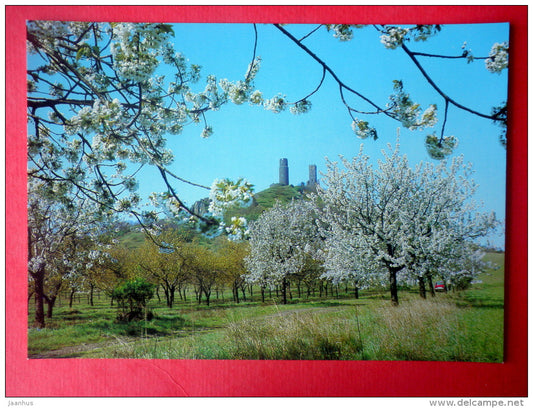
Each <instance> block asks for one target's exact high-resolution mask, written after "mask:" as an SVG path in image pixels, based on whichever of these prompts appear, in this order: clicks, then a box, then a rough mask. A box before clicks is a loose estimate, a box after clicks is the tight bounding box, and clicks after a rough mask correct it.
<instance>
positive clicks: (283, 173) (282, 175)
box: [279, 159, 289, 186]
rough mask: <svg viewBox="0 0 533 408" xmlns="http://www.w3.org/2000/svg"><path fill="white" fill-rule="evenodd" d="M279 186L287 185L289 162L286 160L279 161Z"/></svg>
mask: <svg viewBox="0 0 533 408" xmlns="http://www.w3.org/2000/svg"><path fill="white" fill-rule="evenodd" d="M279 184H281V185H282V186H288V185H289V162H288V160H287V159H280V160H279Z"/></svg>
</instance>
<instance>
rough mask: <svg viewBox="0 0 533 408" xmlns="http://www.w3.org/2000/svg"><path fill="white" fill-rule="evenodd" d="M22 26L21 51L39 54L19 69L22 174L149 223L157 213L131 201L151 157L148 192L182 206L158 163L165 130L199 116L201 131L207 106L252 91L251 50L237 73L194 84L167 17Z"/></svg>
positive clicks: (165, 160)
mask: <svg viewBox="0 0 533 408" xmlns="http://www.w3.org/2000/svg"><path fill="white" fill-rule="evenodd" d="M27 28H28V29H27V40H28V41H27V43H28V50H29V53H30V54H32V55H35V57H36V58H37V57H38V58H39V60H40V63H41V64H40V65H39V64H35V65H33V66H31V67H29V69H28V117H29V121H30V125H29V136H28V159H29V170H28V174H29V177H30V178H35V179H40V180H43V181H46V182H48V183H50V184H53V185H54V186H55V187H54V188H55V189H56V191H57V192H58V194H59V193H60V192H66V191H67V190H68V191H71V190H69V189H68V188H65V187H64V186H65V185H68V186H69V187H73V188H74V191H73V194H75V195H77V196H84V197H86V198H87V199H89V200H91V201H92V202H93V203H95V204H96V205H97V206H98V210H99V211H101V212H107V213H109V212H119V213H120V212H122V213H129V214H133V215H134V216H135V217H136V218H137V220H138V221H139V222H140V223H142V224H143V225H147V226H149V225H150V224H151V223H152V222H153V221H154V219H155V218H156V217H157V215H156V213H155V212H154V211H142V210H140V208H141V204H143V199H144V197H140V196H139V195H138V194H137V193H136V190H137V187H138V182H137V179H136V175H137V174H138V172H139V171H140V169H141V168H143V167H144V166H153V167H155V168H156V169H157V170H158V172H159V174H160V176H161V178H162V179H163V181H164V183H165V185H166V188H167V191H164V192H162V193H159V194H155V195H154V197H153V198H155V200H154V201H158V200H157V199H159V201H164V202H165V204H166V205H167V206H170V207H172V209H173V210H174V211H175V212H177V211H179V210H181V211H182V212H185V213H191V214H192V211H191V210H190V209H189V208H188V207H187V206H186V205H185V204H184V203H183V202H182V200H181V198H180V197H179V196H178V194H177V193H176V189H175V187H174V185H173V184H172V183H171V181H176V180H179V181H182V182H189V181H188V180H183V179H181V178H180V177H179V176H178V175H175V174H174V173H172V172H171V171H170V170H169V169H168V165H169V164H170V163H171V162H172V160H173V153H172V152H171V151H170V150H169V149H168V148H167V147H166V142H167V137H169V136H172V135H176V134H179V133H181V131H182V129H183V127H184V126H186V125H187V124H189V123H202V122H203V124H204V127H203V131H202V133H201V136H202V137H209V136H210V135H211V134H212V132H213V130H212V128H211V127H210V126H209V124H208V122H207V119H206V113H207V112H208V111H214V110H218V109H219V108H220V107H221V106H222V105H224V104H225V103H227V102H228V101H232V102H234V103H236V104H242V103H243V102H244V101H248V100H249V101H250V102H252V103H254V101H256V102H257V101H259V100H261V101H262V99H261V98H259V99H258V95H257V93H253V80H254V77H255V75H256V74H257V70H258V69H259V62H260V59H259V58H256V57H255V55H254V57H253V59H252V62H251V63H250V65H249V67H248V70H247V72H246V74H245V77H244V79H243V80H241V81H237V82H231V81H228V80H221V81H220V82H219V83H217V80H216V78H215V77H214V76H212V75H209V76H207V79H206V83H205V86H204V87H203V88H200V89H196V90H195V86H196V85H195V84H196V83H197V82H198V81H199V79H200V67H199V66H198V65H195V64H190V63H188V62H187V59H186V58H185V56H184V55H182V54H181V53H179V52H176V51H175V50H174V47H173V43H172V42H171V38H172V36H173V30H172V27H171V26H170V25H168V24H131V23H127V24H122V23H111V24H105V23H94V22H51V21H30V22H29V23H28V26H27ZM163 65H165V66H167V67H170V71H171V72H172V74H171V75H170V76H169V77H165V76H164V75H162V74H160V73H161V67H162V66H163ZM189 183H190V182H189ZM191 184H195V183H191ZM195 185H196V186H198V187H200V188H205V189H208V190H209V187H206V186H202V185H199V184H195ZM194 215H195V216H199V217H200V218H201V219H202V220H203V221H205V222H206V223H207V224H212V223H213V220H212V219H207V218H204V217H202V215H199V214H194Z"/></svg>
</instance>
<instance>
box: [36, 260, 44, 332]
mask: <svg viewBox="0 0 533 408" xmlns="http://www.w3.org/2000/svg"><path fill="white" fill-rule="evenodd" d="M33 281H34V292H35V326H36V327H38V328H40V329H42V328H44V327H45V322H44V265H43V266H42V267H40V268H39V270H38V271H37V273H35V274H33Z"/></svg>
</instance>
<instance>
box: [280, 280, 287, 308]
mask: <svg viewBox="0 0 533 408" xmlns="http://www.w3.org/2000/svg"><path fill="white" fill-rule="evenodd" d="M281 296H282V303H283V304H284V305H286V304H287V279H285V278H283V280H282V281H281Z"/></svg>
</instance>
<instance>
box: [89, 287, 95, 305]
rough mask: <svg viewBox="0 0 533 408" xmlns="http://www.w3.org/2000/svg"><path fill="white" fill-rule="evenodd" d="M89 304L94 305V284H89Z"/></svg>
mask: <svg viewBox="0 0 533 408" xmlns="http://www.w3.org/2000/svg"><path fill="white" fill-rule="evenodd" d="M89 304H90V305H91V307H92V306H94V285H90V286H89Z"/></svg>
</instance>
